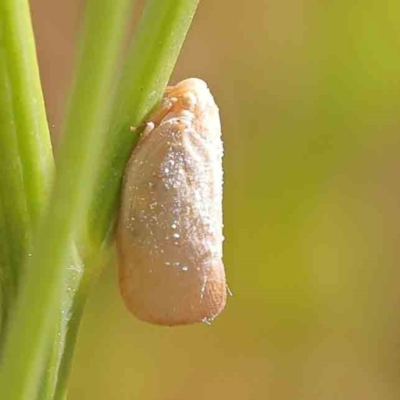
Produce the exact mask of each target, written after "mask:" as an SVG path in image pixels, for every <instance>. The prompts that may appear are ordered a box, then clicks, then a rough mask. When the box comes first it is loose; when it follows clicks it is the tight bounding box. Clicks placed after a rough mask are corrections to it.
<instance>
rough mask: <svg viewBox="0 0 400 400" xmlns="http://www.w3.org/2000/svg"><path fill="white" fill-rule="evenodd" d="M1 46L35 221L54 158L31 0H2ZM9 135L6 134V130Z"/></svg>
mask: <svg viewBox="0 0 400 400" xmlns="http://www.w3.org/2000/svg"><path fill="white" fill-rule="evenodd" d="M0 19H1V24H0V26H1V28H0V29H1V47H2V48H3V49H4V54H3V56H4V58H3V62H4V67H5V68H6V70H7V73H8V77H9V81H10V82H11V84H10V86H9V93H10V99H9V100H10V108H12V112H13V124H14V126H15V132H16V136H17V141H18V151H19V157H18V159H19V162H20V163H21V170H22V175H23V184H24V193H25V196H26V197H27V198H28V199H29V201H28V202H27V209H28V212H29V215H30V218H31V221H32V224H33V227H32V229H35V224H36V223H37V221H38V220H39V217H40V215H41V213H42V211H43V204H44V202H45V200H46V199H47V195H48V189H49V187H50V180H51V172H52V167H53V158H52V150H51V142H50V134H49V129H48V125H47V120H46V112H45V106H44V99H43V94H42V89H41V84H40V77H39V69H38V64H37V60H36V50H35V40H34V35H33V31H32V24H31V20H30V12H29V3H28V1H27V0H2V1H1V2H0ZM5 134H6V133H5Z"/></svg>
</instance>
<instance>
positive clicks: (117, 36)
mask: <svg viewBox="0 0 400 400" xmlns="http://www.w3.org/2000/svg"><path fill="white" fill-rule="evenodd" d="M130 3H131V1H129V0H89V3H88V5H87V7H88V9H87V13H86V16H87V19H86V24H85V29H84V32H83V41H82V43H83V46H82V49H81V53H80V54H81V58H80V65H79V68H78V72H77V76H76V81H75V86H74V90H73V94H72V98H71V102H70V111H69V114H68V117H67V122H66V126H65V130H64V131H65V134H64V137H65V139H64V142H63V146H62V148H61V153H60V162H59V165H58V176H57V179H56V181H55V184H54V188H53V190H52V193H51V196H50V201H49V206H48V209H47V210H46V212H45V215H44V218H43V221H42V223H41V226H40V229H39V232H38V238H37V240H36V241H35V246H34V249H35V251H34V253H33V256H32V257H31V259H30V260H29V261H30V262H29V263H28V266H27V269H26V275H25V279H24V281H23V282H22V283H23V285H22V287H21V293H20V296H19V299H18V303H17V307H16V309H15V313H14V316H13V317H14V318H13V320H12V321H11V323H10V329H9V334H8V337H7V339H8V340H7V341H6V346H5V349H4V355H3V365H2V370H1V374H0V387H1V388H2V397H4V398H6V399H7V400H32V399H34V398H35V397H36V394H37V391H38V389H39V384H40V382H39V381H40V379H41V377H42V372H43V361H44V360H45V359H46V357H47V354H48V353H47V351H48V348H49V342H52V339H53V337H52V332H53V333H54V331H55V330H54V329H55V326H56V325H57V322H58V319H59V313H60V301H59V298H60V294H61V293H63V282H64V281H65V279H66V274H67V268H66V265H67V262H68V257H69V250H70V245H71V242H72V240H73V239H74V238H75V237H76V236H77V235H78V234H79V226H80V224H81V221H82V218H84V216H85V211H86V208H87V204H88V201H89V199H90V194H91V190H92V185H93V184H92V182H94V181H95V177H96V167H97V166H98V165H99V161H100V157H101V149H102V148H103V143H104V142H105V139H106V133H107V131H106V129H105V127H106V126H107V125H108V117H109V115H110V110H111V104H112V102H113V96H112V93H113V79H114V75H115V67H116V64H117V58H118V57H117V56H118V50H119V46H118V44H119V43H120V42H121V39H122V35H123V32H124V29H125V22H126V21H127V18H128V16H129V15H130V5H131V4H130ZM99 43H101V45H100V46H99V45H98V44H99Z"/></svg>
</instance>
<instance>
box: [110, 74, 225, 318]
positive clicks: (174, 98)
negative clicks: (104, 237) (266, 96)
mask: <svg viewBox="0 0 400 400" xmlns="http://www.w3.org/2000/svg"><path fill="white" fill-rule="evenodd" d="M222 156H223V145H222V140H221V125H220V119H219V113H218V108H217V106H216V104H215V102H214V99H213V97H212V95H211V93H210V91H209V90H208V88H207V85H206V84H205V82H203V81H202V80H200V79H194V78H191V79H187V80H184V81H182V82H180V83H179V84H177V85H176V86H173V87H168V88H167V89H166V91H165V95H164V98H163V101H162V104H161V106H160V107H159V109H157V110H156V111H155V112H154V114H153V115H152V116H151V118H150V120H149V122H148V124H147V128H146V130H145V132H144V134H142V137H141V139H140V141H139V143H138V145H137V146H136V148H135V149H134V151H133V152H132V155H131V158H130V160H129V163H128V165H127V168H126V172H125V177H124V184H123V189H122V198H121V208H120V214H119V220H118V226H117V249H118V258H119V262H118V264H119V267H118V271H119V285H120V290H121V294H122V297H123V299H124V301H125V303H126V305H127V307H128V308H129V310H130V311H131V312H132V313H133V314H134V315H136V316H137V317H138V318H140V319H141V320H144V321H147V322H151V323H155V324H161V325H180V324H190V323H194V322H201V321H203V322H210V321H212V320H213V319H214V318H215V317H216V316H217V315H218V314H219V313H220V312H221V311H222V310H223V308H224V307H225V302H226V294H227V289H226V283H225V271H224V266H223V262H222V242H223V233H222V226H223V225H222V178H223V176H222V175H223V173H222Z"/></svg>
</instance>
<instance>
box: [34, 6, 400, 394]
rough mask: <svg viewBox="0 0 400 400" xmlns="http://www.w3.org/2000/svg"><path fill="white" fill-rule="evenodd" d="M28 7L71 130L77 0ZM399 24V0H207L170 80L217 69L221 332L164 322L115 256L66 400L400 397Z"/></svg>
mask: <svg viewBox="0 0 400 400" xmlns="http://www.w3.org/2000/svg"><path fill="white" fill-rule="evenodd" d="M31 2H32V6H33V11H34V16H35V18H36V19H35V26H36V30H37V36H38V41H39V43H38V46H39V56H40V60H41V66H42V71H43V73H42V78H43V81H44V86H45V90H46V99H47V104H48V106H49V109H50V114H49V115H50V119H51V123H52V125H53V126H54V129H53V130H54V131H57V128H58V115H59V114H60V109H62V102H61V101H60V90H63V88H65V80H63V79H61V78H62V76H63V74H66V75H65V76H67V75H68V70H67V69H66V67H65V66H68V63H69V61H68V60H69V59H70V56H71V52H72V49H71V44H70V43H71V42H72V38H73V36H74V25H73V23H74V20H73V17H74V18H75V19H76V18H77V15H78V13H77V10H78V2H77V1H71V2H68V6H66V4H67V3H64V5H63V7H64V10H63V12H59V11H58V12H57V11H56V10H55V9H54V8H53V7H54V3H58V2H51V1H50V0H32V1H31ZM52 3H53V5H52ZM74 7H75V8H74ZM399 16H400V3H399V2H398V1H396V0H388V1H386V2H379V1H377V0H364V1H363V2H350V3H349V2H347V1H344V0H338V1H335V2H317V1H315V0H304V1H296V0H291V1H288V0H287V1H278V0H269V1H266V0H253V1H251V2H232V1H228V0H220V1H206V0H204V1H203V2H200V7H199V10H198V13H197V15H196V17H195V20H194V23H193V26H192V29H191V32H190V34H189V36H188V38H187V41H186V43H185V46H184V48H183V51H182V54H181V57H180V60H179V63H178V67H177V68H176V71H175V75H174V77H173V82H176V81H178V80H180V79H183V78H186V77H189V76H198V77H201V78H203V79H205V80H206V81H207V82H208V83H209V85H210V87H211V89H212V91H213V93H214V95H215V97H216V100H217V103H218V104H219V106H220V109H221V115H222V122H223V133H224V139H225V148H226V157H225V182H226V185H225V200H224V209H225V236H226V242H225V263H226V268H227V275H228V282H229V285H230V288H231V290H232V291H233V293H234V296H233V297H232V298H231V299H230V300H229V303H228V306H227V309H226V310H225V312H224V313H223V314H222V315H221V316H220V317H219V318H218V319H217V321H215V323H214V324H213V325H212V326H211V327H208V326H202V325H199V326H193V327H186V328H178V329H163V328H159V327H153V326H150V325H146V324H144V323H141V322H138V321H136V320H135V319H133V317H131V316H130V315H129V314H128V312H127V311H126V310H125V309H124V307H123V304H122V301H121V299H120V297H119V294H118V291H117V285H116V276H115V272H114V268H113V266H112V265H110V266H109V268H108V269H107V270H106V271H105V272H104V274H103V276H102V277H101V279H100V281H99V284H98V285H97V287H96V288H95V289H94V290H93V293H92V296H91V298H90V301H89V305H88V307H87V309H86V315H85V318H84V321H83V326H82V330H81V335H80V341H79V343H78V351H77V353H78V354H77V358H76V360H75V364H74V371H73V379H72V382H71V386H70V395H69V400H81V399H92V398H93V399H98V400H106V399H118V400H125V399H126V400H128V399H136V398H141V399H146V400H176V399H186V398H189V399H191V400H200V399H205V398H207V399H208V400H213V399H220V398H229V399H230V400H235V399H261V398H273V399H275V400H286V399H287V400H291V399H299V400H300V399H307V400H309V399H318V400H325V399H326V400H330V399H339V398H340V399H341V400H347V399H349V400H350V399H355V398H356V399H363V400H370V399H371V400H378V399H385V400H391V399H393V400H394V399H398V398H399V396H400V387H399V384H398V379H397V365H398V358H399V357H400V351H399V349H400V347H399V341H400V340H399V337H400V326H399V322H398V321H399V318H398V316H397V309H398V305H399V296H400V288H399V285H400V283H399V282H400V279H399V278H400V277H399V275H400V272H399V269H398V268H397V266H398V264H399V259H400V250H399V248H400V246H398V243H397V239H398V237H399V234H400V228H399V224H398V223H397V220H398V218H399V211H398V202H399V200H400V191H399V188H398V182H397V171H398V169H399V161H398V153H399V150H400V137H399V134H398V131H399V125H400V121H399V117H398V115H399V106H400V74H399V72H398V71H399V65H400V52H399V51H398V49H399V45H400V43H399V42H400V17H399ZM68 18H71V19H68ZM51 31H53V35H52V38H51V39H52V40H50V39H49V35H48V34H49V32H51ZM50 66H51V68H50ZM58 66H60V69H58ZM63 68H64V69H63ZM57 71H59V72H58V73H59V74H60V75H59V78H60V79H56V77H57V76H56V75H55V74H57ZM53 100H54V101H53Z"/></svg>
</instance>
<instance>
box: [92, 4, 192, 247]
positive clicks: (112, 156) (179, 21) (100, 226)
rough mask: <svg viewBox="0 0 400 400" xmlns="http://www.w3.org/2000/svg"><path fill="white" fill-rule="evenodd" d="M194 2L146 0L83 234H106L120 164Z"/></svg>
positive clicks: (164, 77) (154, 98) (172, 59)
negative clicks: (132, 128)
mask: <svg viewBox="0 0 400 400" xmlns="http://www.w3.org/2000/svg"><path fill="white" fill-rule="evenodd" d="M197 5H198V0H163V1H159V0H148V1H147V5H146V8H145V10H144V12H143V15H142V18H141V20H140V24H139V26H138V29H137V31H136V32H135V37H134V40H133V43H132V47H131V50H130V53H129V58H128V60H127V62H126V65H125V68H124V71H123V74H122V78H121V81H120V84H119V90H118V96H117V99H118V101H117V102H116V103H115V107H114V112H113V119H112V123H111V125H110V128H109V132H110V136H109V138H108V141H107V148H106V149H105V151H104V153H103V158H102V160H103V162H102V164H101V165H100V172H99V178H98V183H97V187H96V191H95V192H94V196H93V197H92V204H91V208H90V213H89V215H88V220H87V227H86V235H87V237H88V238H90V241H92V242H93V243H96V245H97V244H98V243H102V241H103V240H104V238H105V236H106V235H107V233H109V232H110V228H111V227H112V223H113V220H114V217H115V210H116V209H117V207H118V195H119V188H120V185H121V180H122V176H123V173H124V170H125V165H126V162H127V160H128V158H129V155H130V153H131V151H132V146H133V145H134V144H135V142H136V141H137V139H138V133H136V134H134V133H132V131H131V129H130V127H132V126H134V127H137V126H139V125H140V124H141V123H142V122H143V121H144V120H145V119H146V117H147V116H148V114H149V113H150V112H151V110H152V109H153V108H154V106H155V105H156V104H157V103H158V102H159V100H160V99H161V97H162V94H163V92H164V89H165V86H166V85H167V83H168V80H169V78H170V76H171V73H172V70H173V68H174V65H175V63H176V60H177V58H178V55H179V51H180V49H181V47H182V44H183V42H184V40H185V37H186V34H187V31H188V29H189V27H190V23H191V21H192V18H193V15H194V13H195V11H196V8H197Z"/></svg>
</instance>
